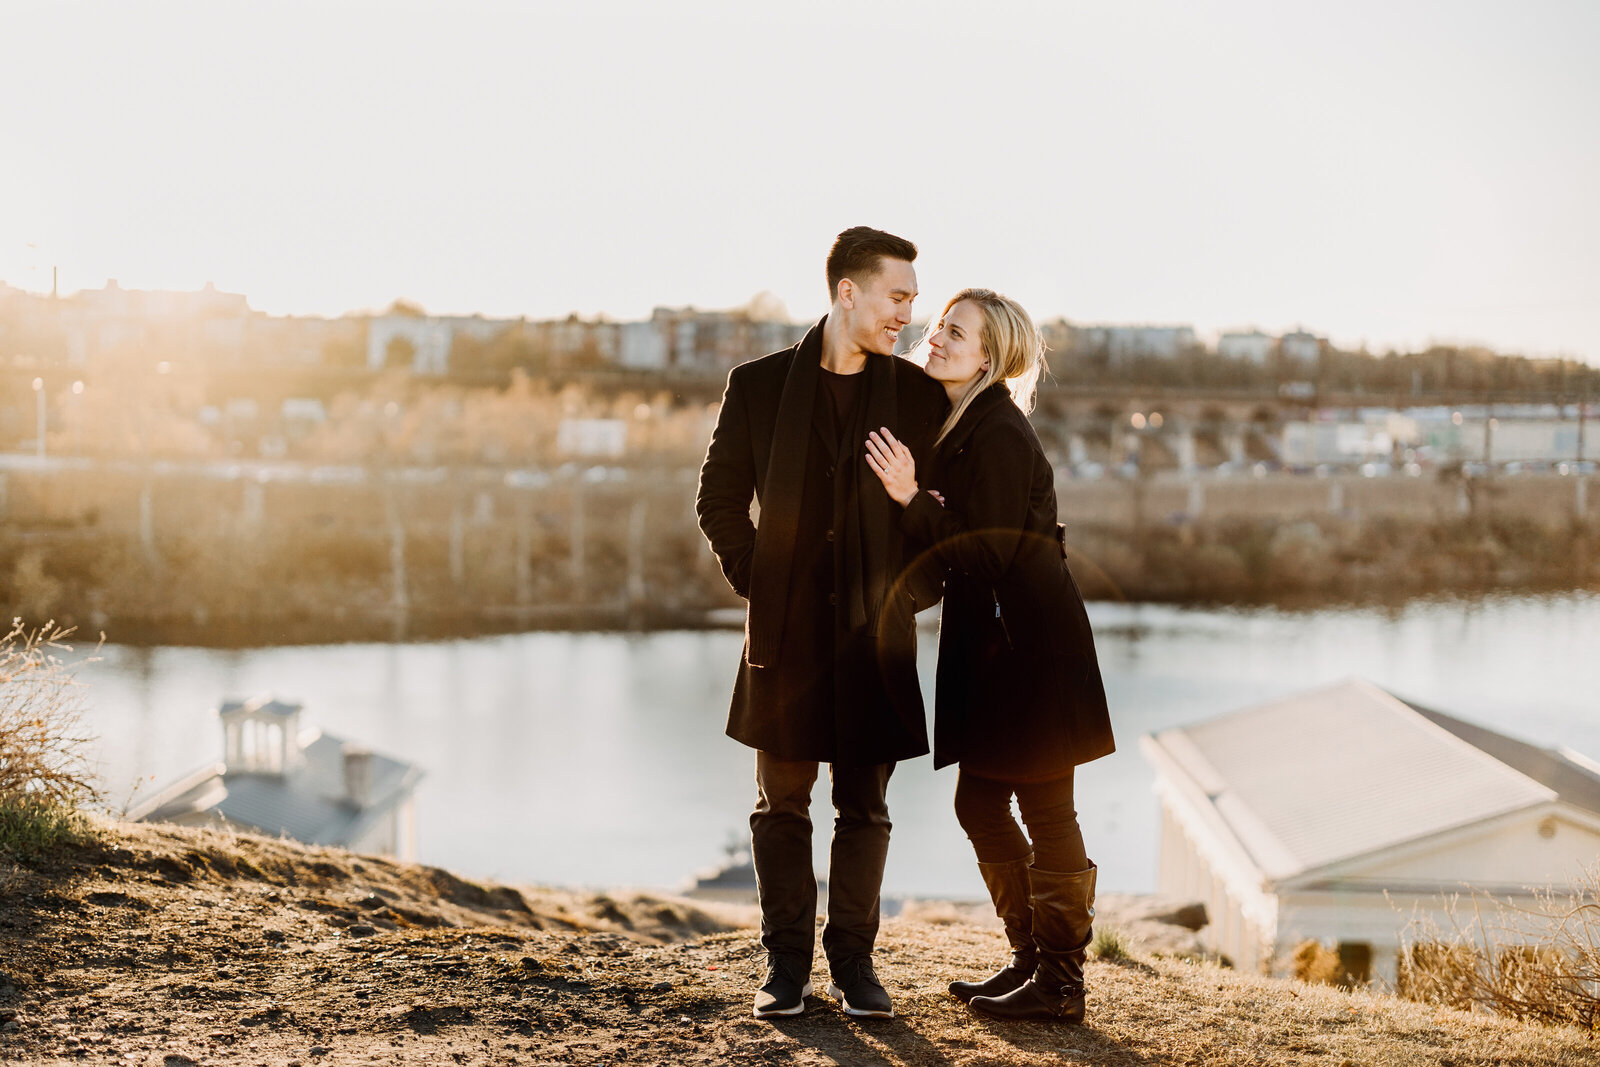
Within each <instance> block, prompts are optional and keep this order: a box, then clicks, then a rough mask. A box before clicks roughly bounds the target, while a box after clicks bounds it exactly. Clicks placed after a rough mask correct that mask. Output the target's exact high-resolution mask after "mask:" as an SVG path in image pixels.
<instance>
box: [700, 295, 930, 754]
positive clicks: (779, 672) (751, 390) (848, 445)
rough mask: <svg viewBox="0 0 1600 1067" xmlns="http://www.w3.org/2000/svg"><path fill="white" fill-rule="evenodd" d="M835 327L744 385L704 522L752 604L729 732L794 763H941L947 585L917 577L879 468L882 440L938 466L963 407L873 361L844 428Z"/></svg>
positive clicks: (734, 388)
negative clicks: (827, 371)
mask: <svg viewBox="0 0 1600 1067" xmlns="http://www.w3.org/2000/svg"><path fill="white" fill-rule="evenodd" d="M826 322H827V319H826V318H824V319H823V320H822V321H820V322H818V323H817V324H816V325H815V326H813V327H812V328H811V330H810V331H809V332H807V334H806V336H805V337H804V338H803V339H802V340H801V341H800V342H799V343H798V344H796V345H795V346H794V347H792V348H788V349H785V350H783V351H781V352H774V353H773V354H772V355H769V356H764V357H762V358H760V359H756V360H751V361H750V362H748V363H744V364H741V365H739V366H738V367H735V368H734V369H733V371H732V373H730V374H729V375H728V386H727V390H726V392H725V393H724V394H723V398H722V408H721V411H720V412H719V414H718V416H717V426H716V430H715V431H714V432H713V433H712V436H711V445H710V447H709V448H708V449H707V450H706V459H705V463H704V464H703V465H702V466H701V468H700V489H699V493H698V495H697V497H696V500H695V510H696V512H697V513H698V514H699V517H700V529H701V530H702V531H704V533H705V535H706V538H707V540H709V541H710V542H711V551H712V552H713V553H714V554H715V555H716V557H717V561H718V563H719V564H721V566H722V572H723V574H725V575H726V576H727V579H728V583H729V584H730V585H732V586H733V589H734V591H735V592H736V593H738V594H739V595H740V596H742V597H745V598H746V599H747V600H748V601H749V607H748V611H747V613H746V624H745V647H744V654H743V656H742V657H741V662H740V664H739V674H738V678H737V680H736V681H735V683H734V689H733V703H732V707H731V709H730V711H729V714H728V736H730V737H732V738H734V739H735V740H737V741H741V742H743V743H744V744H746V745H749V746H751V747H752V748H757V749H760V750H762V751H763V752H766V753H768V754H770V755H773V756H777V757H778V758H780V759H794V760H818V761H821V762H827V763H845V764H855V765H864V764H873V763H886V762H889V761H891V760H900V759H908V758H910V757H912V756H920V755H922V754H924V753H926V752H927V751H928V733H927V726H926V723H925V717H924V711H923V705H922V693H921V690H920V688H919V687H918V684H917V671H916V627H915V620H914V618H913V616H914V614H915V612H916V611H917V610H918V609H919V608H921V607H926V606H928V604H930V603H932V602H933V600H934V599H935V598H936V597H937V592H936V591H934V590H936V588H937V587H936V586H935V587H933V588H932V589H929V588H927V587H922V588H914V586H916V585H917V583H914V582H912V581H910V580H909V579H908V578H907V576H906V574H905V571H904V563H905V562H906V561H908V560H910V559H912V558H914V557H915V556H916V555H917V550H916V549H915V548H912V549H910V550H908V549H907V547H906V545H905V544H904V535H903V534H902V532H901V529H900V523H899V518H900V508H899V506H898V505H897V504H895V503H894V502H893V501H892V500H890V499H889V497H888V494H887V493H885V492H884V489H883V485H882V483H881V482H879V481H878V478H877V476H876V475H875V474H874V473H873V472H872V470H871V468H869V467H868V466H867V463H866V436H867V430H868V429H869V428H870V429H877V428H878V427H880V426H887V427H889V429H890V430H891V431H893V432H894V433H895V434H896V435H897V436H899V437H900V438H901V439H902V440H903V441H905V442H906V443H907V445H908V446H910V447H911V449H912V451H913V453H914V454H915V455H916V456H917V457H918V459H919V461H926V460H928V458H929V456H930V452H929V449H930V448H931V445H932V442H933V438H934V436H935V435H936V434H937V432H938V428H939V424H940V422H941V420H942V419H943V418H944V414H945V412H946V410H947V409H948V404H947V401H946V400H945V395H944V390H943V388H942V387H940V386H939V384H938V383H936V382H934V381H932V380H931V379H929V378H928V377H927V376H926V375H924V374H923V373H922V371H921V370H920V369H919V368H918V367H917V366H916V365H915V364H913V363H910V362H908V361H906V360H904V359H900V358H897V357H894V356H869V357H868V358H867V367H866V370H864V371H863V372H862V373H863V374H864V375H865V378H864V379H863V381H862V384H861V389H860V396H859V399H858V401H857V404H856V409H855V412H854V416H853V417H851V416H849V415H847V416H846V423H845V424H844V425H840V424H839V422H838V420H836V419H835V417H834V413H833V409H832V404H831V402H830V401H829V399H828V397H827V395H826V390H825V389H824V388H823V387H822V386H821V385H820V379H821V377H822V374H823V372H822V370H821V366H820V362H821V356H822V330H823V326H824V324H825V323H826ZM752 497H753V498H754V499H755V500H756V501H757V502H758V504H759V505H760V515H759V520H758V522H752V521H751V517H750V501H751V499H752Z"/></svg>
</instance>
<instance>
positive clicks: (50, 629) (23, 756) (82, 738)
mask: <svg viewBox="0 0 1600 1067" xmlns="http://www.w3.org/2000/svg"><path fill="white" fill-rule="evenodd" d="M70 635H71V631H70V630H64V629H61V628H60V627H57V626H56V625H55V624H54V623H53V622H48V623H45V624H44V625H43V626H41V627H37V628H35V629H28V628H26V627H25V626H24V625H23V623H22V620H21V619H15V620H13V621H12V624H11V629H10V631H9V632H7V633H6V634H5V635H4V636H0V853H6V852H11V853H22V854H30V853H37V852H39V851H41V850H48V849H51V848H55V847H58V846H60V845H62V844H64V843H69V842H74V841H78V840H81V839H82V838H83V837H84V835H85V834H86V833H88V832H89V830H88V823H87V822H85V820H84V819H83V818H82V816H81V815H80V814H79V812H80V809H81V808H82V807H83V806H84V805H86V804H90V803H93V802H95V801H97V800H98V799H99V793H98V791H97V790H96V788H95V784H94V778H93V770H92V768H91V766H90V764H89V759H88V746H89V744H90V742H91V740H92V738H91V737H89V736H88V734H87V733H86V731H85V730H84V727H83V724H82V721H81V717H80V713H81V708H80V705H79V702H78V697H79V689H78V682H77V680H76V679H75V678H74V677H73V668H72V667H70V666H68V665H67V664H66V663H65V662H63V661H62V659H61V658H60V655H59V654H60V653H63V652H70V651H71V650H72V649H71V646H69V645H67V644H66V639H67V638H68V637H69V636H70Z"/></svg>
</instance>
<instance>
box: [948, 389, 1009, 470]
mask: <svg viewBox="0 0 1600 1067" xmlns="http://www.w3.org/2000/svg"><path fill="white" fill-rule="evenodd" d="M1010 403H1012V401H1011V390H1010V389H1007V388H1006V383H1005V382H1003V381H1002V382H995V383H994V384H993V385H991V386H989V388H987V389H985V390H984V391H983V392H981V393H979V394H978V395H977V396H975V397H973V398H972V403H970V404H968V405H967V410H965V411H963V412H962V413H961V421H960V422H957V423H956V424H955V427H954V428H953V429H952V430H951V431H950V432H949V433H948V434H947V435H945V439H944V440H943V441H940V442H939V453H940V455H944V456H953V455H955V454H956V453H957V452H959V451H961V450H962V449H963V448H965V447H966V444H967V439H968V438H970V437H971V436H972V431H973V430H975V429H977V428H978V424H979V423H981V422H983V420H984V419H986V418H988V417H989V415H990V414H991V413H993V412H994V411H995V410H997V408H998V407H999V405H1001V404H1010ZM1013 406H1014V405H1013Z"/></svg>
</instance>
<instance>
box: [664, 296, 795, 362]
mask: <svg viewBox="0 0 1600 1067" xmlns="http://www.w3.org/2000/svg"><path fill="white" fill-rule="evenodd" d="M759 310H760V308H757V311H759ZM650 322H651V324H652V325H653V326H654V327H655V329H656V331H657V333H658V334H659V335H660V337H661V338H662V348H661V355H662V359H663V362H662V364H661V366H662V367H663V368H664V369H669V370H684V371H698V372H703V373H708V374H724V373H726V372H727V371H728V370H729V369H731V368H733V367H735V366H737V365H738V364H740V363H743V362H745V361H746V360H751V359H755V358H756V357H758V356H764V355H766V354H768V353H769V352H776V351H778V350H779V349H782V348H788V347H789V346H790V345H792V344H794V343H795V342H796V341H798V340H800V338H802V337H804V336H805V333H806V331H807V330H808V329H810V328H811V324H810V323H793V322H787V321H783V320H779V319H765V318H760V317H758V316H757V315H756V314H755V313H753V312H752V311H751V310H750V309H749V308H736V309H734V310H732V311H701V310H699V309H697V308H692V307H686V308H660V307H658V308H656V309H655V311H653V312H652V313H651V315H650Z"/></svg>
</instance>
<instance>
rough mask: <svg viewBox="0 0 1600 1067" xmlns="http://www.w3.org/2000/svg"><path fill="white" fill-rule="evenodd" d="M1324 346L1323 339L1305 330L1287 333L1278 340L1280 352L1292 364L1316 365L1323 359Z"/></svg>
mask: <svg viewBox="0 0 1600 1067" xmlns="http://www.w3.org/2000/svg"><path fill="white" fill-rule="evenodd" d="M1322 345H1323V339H1322V338H1320V337H1318V336H1317V335H1316V334H1310V333H1306V332H1305V331H1304V330H1296V331H1294V332H1293V333H1286V334H1284V335H1283V336H1282V337H1280V338H1279V339H1278V351H1280V352H1281V353H1283V358H1284V359H1285V360H1287V361H1288V362H1290V363H1307V364H1314V363H1316V362H1317V360H1319V359H1321V358H1322Z"/></svg>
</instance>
